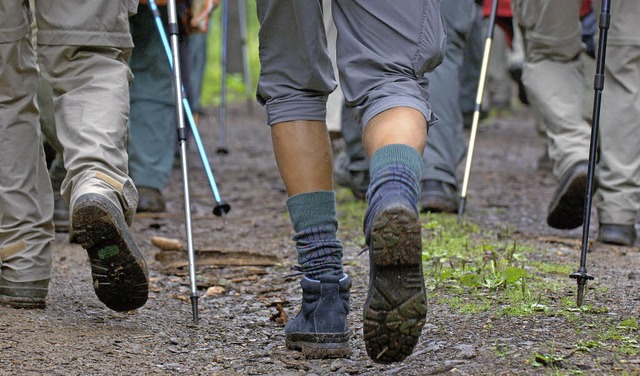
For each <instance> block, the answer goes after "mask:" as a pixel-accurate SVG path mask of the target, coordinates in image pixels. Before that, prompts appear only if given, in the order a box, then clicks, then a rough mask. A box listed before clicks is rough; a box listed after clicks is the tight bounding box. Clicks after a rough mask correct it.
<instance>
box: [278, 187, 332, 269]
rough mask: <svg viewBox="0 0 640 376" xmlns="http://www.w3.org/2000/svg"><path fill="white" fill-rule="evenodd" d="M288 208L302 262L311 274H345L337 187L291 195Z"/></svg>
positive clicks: (294, 238)
mask: <svg viewBox="0 0 640 376" xmlns="http://www.w3.org/2000/svg"><path fill="white" fill-rule="evenodd" d="M287 209H288V210H289V216H290V217H291V223H292V224H293V229H294V231H295V234H294V235H293V240H294V241H295V242H296V250H297V251H298V263H299V264H300V267H301V268H302V272H303V273H304V275H305V276H306V277H307V278H311V279H317V280H322V277H323V276H324V275H332V276H337V277H339V278H341V277H342V276H343V269H342V249H343V247H342V243H341V242H340V240H338V239H337V237H336V232H337V230H338V220H337V218H336V195H335V193H334V192H333V191H317V192H309V193H301V194H298V195H295V196H291V197H289V199H288V200H287Z"/></svg>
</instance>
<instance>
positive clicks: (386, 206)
mask: <svg viewBox="0 0 640 376" xmlns="http://www.w3.org/2000/svg"><path fill="white" fill-rule="evenodd" d="M416 185H417V183H416ZM372 192H374V194H373V195H372V196H373V197H371V198H370V199H369V202H370V207H369V209H368V211H367V214H366V216H365V237H366V242H367V245H368V247H369V261H370V269H369V290H368V293H367V300H366V302H365V305H364V326H363V330H364V340H365V345H366V349H367V353H368V354H369V357H371V359H372V360H373V361H375V362H378V363H391V362H399V361H402V360H404V359H405V358H406V357H407V356H409V355H411V353H412V352H413V348H414V347H415V345H416V344H417V343H418V339H419V337H420V333H421V331H422V327H423V326H424V324H425V318H426V314H427V303H426V292H425V287H424V275H423V272H422V237H421V234H420V229H421V224H420V219H419V217H418V208H417V202H416V201H417V197H419V188H417V186H416V187H411V186H407V185H404V184H399V183H397V182H387V183H383V184H380V185H379V186H378V187H374V186H373V185H372V188H370V191H369V194H371V193H372Z"/></svg>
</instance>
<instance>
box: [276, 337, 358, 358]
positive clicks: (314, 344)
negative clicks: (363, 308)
mask: <svg viewBox="0 0 640 376" xmlns="http://www.w3.org/2000/svg"><path fill="white" fill-rule="evenodd" d="M349 337H350V333H349V332H344V333H326V334H323V333H319V334H317V333H314V334H309V333H288V334H287V335H286V337H285V345H286V346H287V348H288V349H289V350H297V351H300V352H302V354H303V355H305V356H306V357H307V358H313V359H322V358H345V357H348V356H349V355H351V349H350V348H349Z"/></svg>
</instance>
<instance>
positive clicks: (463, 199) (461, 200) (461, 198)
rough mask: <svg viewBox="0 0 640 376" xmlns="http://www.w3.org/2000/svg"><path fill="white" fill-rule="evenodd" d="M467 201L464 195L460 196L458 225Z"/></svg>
mask: <svg viewBox="0 0 640 376" xmlns="http://www.w3.org/2000/svg"><path fill="white" fill-rule="evenodd" d="M466 203H467V198H466V197H460V206H459V207H458V225H459V224H460V223H461V222H462V215H463V214H464V206H465V204H466Z"/></svg>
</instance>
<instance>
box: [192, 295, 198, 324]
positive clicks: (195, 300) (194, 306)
mask: <svg viewBox="0 0 640 376" xmlns="http://www.w3.org/2000/svg"><path fill="white" fill-rule="evenodd" d="M191 311H192V313H193V323H194V324H196V325H198V296H197V295H191Z"/></svg>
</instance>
